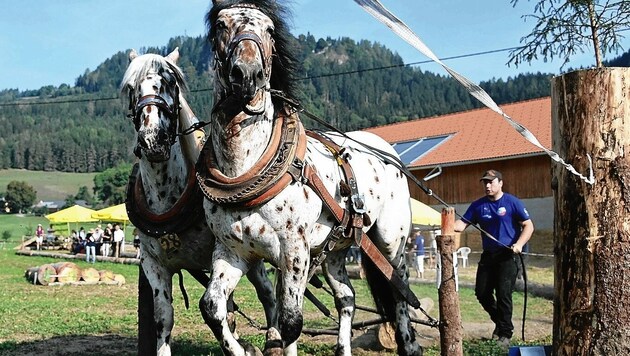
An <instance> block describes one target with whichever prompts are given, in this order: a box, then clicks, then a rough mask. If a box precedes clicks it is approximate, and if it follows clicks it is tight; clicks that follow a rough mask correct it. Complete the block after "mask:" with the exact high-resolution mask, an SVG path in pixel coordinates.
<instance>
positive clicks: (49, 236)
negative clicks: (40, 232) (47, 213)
mask: <svg viewBox="0 0 630 356" xmlns="http://www.w3.org/2000/svg"><path fill="white" fill-rule="evenodd" d="M46 242H47V243H48V246H52V245H53V244H54V243H55V228H54V227H53V224H50V227H49V228H48V230H46Z"/></svg>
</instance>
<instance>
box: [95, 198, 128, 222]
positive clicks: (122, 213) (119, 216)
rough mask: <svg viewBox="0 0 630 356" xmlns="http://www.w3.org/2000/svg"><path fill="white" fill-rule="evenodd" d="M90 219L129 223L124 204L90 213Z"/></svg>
mask: <svg viewBox="0 0 630 356" xmlns="http://www.w3.org/2000/svg"><path fill="white" fill-rule="evenodd" d="M92 218H94V219H96V220H102V221H115V222H121V223H123V224H126V223H128V222H129V216H127V207H126V206H125V204H124V203H123V204H118V205H114V206H110V207H108V208H104V209H101V210H97V211H95V212H93V213H92Z"/></svg>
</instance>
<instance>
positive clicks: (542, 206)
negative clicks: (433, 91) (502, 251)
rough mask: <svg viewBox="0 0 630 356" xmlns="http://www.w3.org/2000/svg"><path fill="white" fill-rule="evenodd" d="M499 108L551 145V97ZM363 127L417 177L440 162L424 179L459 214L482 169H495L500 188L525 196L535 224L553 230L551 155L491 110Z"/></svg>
mask: <svg viewBox="0 0 630 356" xmlns="http://www.w3.org/2000/svg"><path fill="white" fill-rule="evenodd" d="M501 108H502V109H503V110H504V111H505V113H507V114H508V115H509V116H510V117H512V118H513V119H514V120H515V121H517V122H519V123H520V124H522V125H523V126H525V127H526V128H527V129H529V130H530V131H531V132H532V133H533V134H534V135H535V136H536V137H537V138H538V140H539V141H540V143H541V144H542V145H543V146H544V147H547V148H551V98H550V97H545V98H540V99H533V100H528V101H522V102H517V103H513V104H507V105H502V106H501ZM367 131H370V132H372V133H375V134H377V135H379V136H381V137H383V138H384V139H385V140H387V141H388V142H389V143H391V144H392V145H393V146H394V148H395V149H396V151H397V152H398V153H399V154H400V156H401V160H402V161H403V162H404V163H405V164H406V165H407V166H408V167H409V169H410V170H411V172H412V173H413V174H414V175H415V176H416V177H417V178H419V179H422V178H423V177H425V176H426V175H427V173H429V172H430V171H431V170H432V169H433V168H434V167H437V166H440V167H441V168H442V173H441V175H439V176H437V177H436V178H434V179H431V180H429V181H427V182H426V183H425V184H426V186H427V187H428V188H430V189H431V190H432V191H433V192H435V194H436V195H438V196H439V197H441V198H442V199H443V200H444V201H446V202H447V203H449V204H451V205H453V206H454V207H455V208H456V211H457V212H458V213H460V214H463V213H464V212H465V210H466V208H467V207H468V205H469V204H470V203H471V202H472V201H473V200H475V199H478V198H480V197H481V196H483V194H484V192H483V187H482V185H481V184H480V182H479V178H480V177H481V175H482V173H483V172H484V171H486V170H488V169H496V170H498V171H500V172H501V173H502V174H503V180H504V183H503V191H505V192H508V193H511V194H514V195H516V196H517V197H519V198H520V199H521V200H523V202H524V203H525V205H526V207H527V208H528V210H529V212H530V214H531V216H532V220H533V221H534V224H535V225H536V229H537V230H539V231H540V230H553V191H552V189H551V164H552V160H551V159H550V158H549V156H547V154H546V153H545V152H544V151H542V150H541V149H540V148H538V147H536V146H534V145H532V144H531V143H529V142H528V141H527V140H525V139H524V138H523V137H522V136H521V135H520V134H519V133H518V132H516V131H515V130H514V129H513V128H512V127H511V126H510V124H509V123H508V122H507V121H506V120H505V119H504V118H503V117H502V116H500V115H498V114H497V113H495V112H493V111H492V110H490V109H487V108H483V109H475V110H470V111H464V112H458V113H454V114H448V115H443V116H438V117H430V118H424V119H418V120H413V121H407V122H401V123H396V124H391V125H386V126H379V127H374V128H370V129H367ZM410 189H411V196H412V197H413V198H415V199H417V200H420V201H422V202H424V203H426V204H428V205H431V206H432V207H434V208H436V209H437V210H438V211H439V210H441V209H442V206H441V205H440V204H439V202H438V201H437V200H436V199H434V198H432V197H429V196H428V195H427V194H425V193H424V192H423V191H422V190H421V189H420V188H418V187H416V186H415V184H414V183H410ZM468 230H471V229H468ZM468 230H467V231H468Z"/></svg>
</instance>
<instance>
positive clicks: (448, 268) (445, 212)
mask: <svg viewBox="0 0 630 356" xmlns="http://www.w3.org/2000/svg"><path fill="white" fill-rule="evenodd" d="M454 246H455V209H453V208H444V209H442V235H440V236H438V237H437V248H438V253H439V254H440V261H441V263H440V266H441V268H440V271H437V273H441V274H442V278H441V283H440V285H439V286H438V299H439V303H440V349H441V354H442V355H444V356H446V355H463V353H464V351H463V350H464V349H463V345H462V317H461V313H460V310H459V295H458V294H457V286H456V282H455V273H454V268H453V264H454V263H457V261H453V252H454Z"/></svg>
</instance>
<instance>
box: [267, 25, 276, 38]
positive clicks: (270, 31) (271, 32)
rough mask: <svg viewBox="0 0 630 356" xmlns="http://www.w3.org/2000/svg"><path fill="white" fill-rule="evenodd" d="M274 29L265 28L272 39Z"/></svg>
mask: <svg viewBox="0 0 630 356" xmlns="http://www.w3.org/2000/svg"><path fill="white" fill-rule="evenodd" d="M275 31H276V29H275V28H273V27H271V26H269V27H267V33H268V34H269V36H271V37H273V35H274V34H275Z"/></svg>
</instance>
